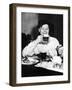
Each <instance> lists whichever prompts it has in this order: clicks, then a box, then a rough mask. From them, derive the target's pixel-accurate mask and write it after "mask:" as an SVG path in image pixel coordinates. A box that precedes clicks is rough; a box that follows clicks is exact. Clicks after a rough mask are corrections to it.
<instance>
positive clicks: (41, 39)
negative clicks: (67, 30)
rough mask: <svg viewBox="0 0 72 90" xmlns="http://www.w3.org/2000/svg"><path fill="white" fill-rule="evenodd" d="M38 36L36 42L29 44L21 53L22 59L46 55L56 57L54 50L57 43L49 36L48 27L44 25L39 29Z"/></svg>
mask: <svg viewBox="0 0 72 90" xmlns="http://www.w3.org/2000/svg"><path fill="white" fill-rule="evenodd" d="M39 32H40V35H39V36H38V37H37V39H36V40H34V41H32V42H30V43H29V44H28V45H27V46H26V47H25V48H24V49H23V52H22V55H23V57H25V56H32V55H34V54H39V53H46V54H47V55H50V56H52V57H54V56H57V51H56V48H57V46H59V41H58V40H57V39H56V38H54V37H51V36H50V35H49V26H48V24H44V25H42V26H41V27H40V28H39Z"/></svg>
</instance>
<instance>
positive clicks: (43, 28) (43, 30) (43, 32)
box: [39, 24, 49, 36]
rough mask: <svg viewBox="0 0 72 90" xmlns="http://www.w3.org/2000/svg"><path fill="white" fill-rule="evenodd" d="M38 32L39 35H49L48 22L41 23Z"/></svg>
mask: <svg viewBox="0 0 72 90" xmlns="http://www.w3.org/2000/svg"><path fill="white" fill-rule="evenodd" d="M39 32H40V34H41V35H43V36H44V35H49V26H48V24H43V25H42V26H41V27H40V29H39Z"/></svg>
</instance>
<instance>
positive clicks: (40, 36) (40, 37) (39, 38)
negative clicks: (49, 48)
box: [36, 35, 43, 43]
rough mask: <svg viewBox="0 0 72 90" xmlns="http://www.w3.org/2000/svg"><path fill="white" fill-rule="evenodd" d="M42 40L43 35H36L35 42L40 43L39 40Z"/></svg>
mask: <svg viewBox="0 0 72 90" xmlns="http://www.w3.org/2000/svg"><path fill="white" fill-rule="evenodd" d="M42 41H43V36H42V35H39V36H38V37H37V39H36V42H37V43H40V42H42Z"/></svg>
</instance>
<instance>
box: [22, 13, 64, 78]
mask: <svg viewBox="0 0 72 90" xmlns="http://www.w3.org/2000/svg"><path fill="white" fill-rule="evenodd" d="M21 21H22V24H21V25H22V29H21V30H22V39H21V40H22V51H21V52H22V77H32V76H52V75H63V15H57V14H35V13H23V12H22V13H21Z"/></svg>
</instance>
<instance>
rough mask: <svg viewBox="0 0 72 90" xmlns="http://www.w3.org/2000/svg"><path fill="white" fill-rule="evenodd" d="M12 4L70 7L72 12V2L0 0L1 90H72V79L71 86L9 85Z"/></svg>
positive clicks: (65, 0) (55, 0)
mask: <svg viewBox="0 0 72 90" xmlns="http://www.w3.org/2000/svg"><path fill="white" fill-rule="evenodd" d="M10 3H29V4H30V3H31V4H46V5H57V6H58V5H60V6H70V7H71V11H72V0H0V90H72V78H71V83H70V84H54V85H42V86H28V87H11V86H9V84H8V83H9V4H10ZM71 22H72V12H71ZM71 29H72V26H71ZM70 33H72V32H70ZM71 39H72V36H71ZM71 45H72V42H71ZM71 64H72V62H71ZM71 68H72V65H71ZM71 76H72V72H71Z"/></svg>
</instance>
